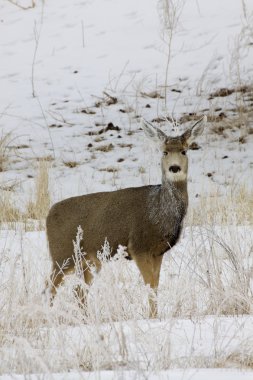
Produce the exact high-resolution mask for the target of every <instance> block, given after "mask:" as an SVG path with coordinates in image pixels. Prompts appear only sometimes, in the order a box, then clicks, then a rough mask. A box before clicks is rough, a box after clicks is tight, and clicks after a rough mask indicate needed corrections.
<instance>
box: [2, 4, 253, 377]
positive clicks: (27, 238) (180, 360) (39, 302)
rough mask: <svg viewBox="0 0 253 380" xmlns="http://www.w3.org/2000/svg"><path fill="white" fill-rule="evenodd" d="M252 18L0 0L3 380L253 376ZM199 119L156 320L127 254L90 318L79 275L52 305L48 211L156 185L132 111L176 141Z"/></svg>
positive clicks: (97, 288)
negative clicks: (82, 304) (180, 223)
mask: <svg viewBox="0 0 253 380" xmlns="http://www.w3.org/2000/svg"><path fill="white" fill-rule="evenodd" d="M252 25H253V3H252V1H251V0H242V1H240V0H222V1H218V0H213V1H209V0H186V1H183V0H150V1H144V0H138V1H134V0H128V1H123V0H72V1H68V0H50V1H49V0H34V1H32V0H13V1H12V0H2V1H1V2H0V52H1V55H0V83H1V91H0V208H1V211H0V290H1V298H0V311H1V313H0V314H1V317H0V379H9V378H17V379H24V378H25V377H26V376H29V378H31V379H35V378H38V377H43V378H46V379H47V378H48V379H49V378H50V379H58V378H59V379H62V378H64V379H70V378H71V379H72V378H85V379H86V378H87V379H88V378H89V379H93V378H101V379H117V378H122V379H139V378H148V379H167V378H171V379H173V380H174V379H175V380H177V379H195V380H198V379H203V378H205V379H209V378H210V379H213V378H214V377H215V378H217V379H221V380H226V379H229V380H233V379H236V380H237V379H245V380H246V379H247V380H248V379H252V378H253V372H252V371H253V351H252V347H253V316H252V314H253V303H252V299H253V298H252V296H253V248H252V247H253V201H252V199H253V197H252V195H253V192H252V186H253V153H252V152H253V26H252ZM203 114H205V115H207V121H208V122H207V125H206V127H205V131H204V134H203V135H202V137H200V139H198V141H196V142H195V143H193V145H192V146H191V149H190V150H189V153H188V156H189V180H188V185H189V186H188V192H189V202H190V206H189V211H188V216H187V219H186V222H185V229H184V231H183V234H182V238H181V240H180V242H179V243H178V244H177V245H176V247H175V248H173V250H172V251H171V252H168V253H167V254H166V255H165V260H164V263H163V266H162V273H161V283H160V286H159V291H158V305H159V319H158V320H150V319H148V317H147V316H148V311H147V297H148V294H149V292H150V289H149V288H148V287H146V286H144V284H143V282H142V279H141V277H140V275H139V273H138V271H137V269H136V267H135V266H134V263H132V262H128V261H126V260H124V258H123V257H120V258H119V260H118V261H114V260H112V262H110V263H109V265H108V264H105V267H104V268H103V270H102V271H101V273H100V274H99V275H97V276H95V280H94V284H93V285H92V286H91V288H90V295H89V299H88V306H87V310H86V313H84V311H83V310H82V309H80V308H79V307H78V304H77V302H76V299H75V297H73V292H72V289H73V286H74V285H76V283H77V282H78V281H79V279H78V278H77V277H76V276H69V278H68V279H66V284H65V285H64V286H62V288H61V289H60V291H59V295H58V296H57V297H56V300H55V304H54V305H53V307H49V304H48V302H47V301H46V300H45V299H42V296H41V293H42V291H43V289H44V286H45V285H44V284H45V280H46V279H47V278H48V276H49V273H50V267H51V262H50V259H49V253H48V248H47V241H46V236H45V227H44V224H45V223H44V221H45V215H46V214H47V212H48V209H49V206H50V205H51V204H53V203H54V202H55V201H58V200H60V199H64V198H66V197H70V196H75V195H80V194H86V193H92V192H97V191H101V190H117V189H120V188H125V187H130V186H140V185H144V184H154V183H160V182H161V173H160V157H159V154H158V152H157V151H156V149H155V147H154V146H152V145H151V144H149V143H148V141H147V139H146V138H145V137H144V133H143V131H142V129H141V123H140V120H141V118H142V117H144V118H145V119H147V120H148V121H149V122H153V123H154V125H156V126H159V127H160V128H161V129H162V130H163V131H165V132H166V133H167V134H170V135H175V134H178V133H182V132H183V131H184V130H185V129H186V128H187V127H188V126H190V125H192V124H193V123H194V121H196V120H198V119H199V118H200V117H201V116H202V115H203ZM166 119H167V121H166ZM99 248H100V247H99Z"/></svg>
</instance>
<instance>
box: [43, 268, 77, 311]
mask: <svg viewBox="0 0 253 380" xmlns="http://www.w3.org/2000/svg"><path fill="white" fill-rule="evenodd" d="M71 271H73V268H70V267H68V268H60V267H59V266H58V265H56V264H55V265H54V267H53V269H52V272H51V275H50V280H49V281H46V288H45V290H44V291H43V293H44V294H46V293H47V294H48V293H49V299H50V306H52V305H53V301H54V297H55V296H56V293H57V289H58V287H59V286H60V285H61V284H63V282H64V278H65V275H67V274H68V273H69V272H71Z"/></svg>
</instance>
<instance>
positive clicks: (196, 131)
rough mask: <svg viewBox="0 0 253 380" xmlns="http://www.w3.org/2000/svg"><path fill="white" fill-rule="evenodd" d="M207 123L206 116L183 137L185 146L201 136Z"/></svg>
mask: <svg viewBox="0 0 253 380" xmlns="http://www.w3.org/2000/svg"><path fill="white" fill-rule="evenodd" d="M206 122H207V117H206V115H204V116H203V117H202V118H201V119H199V120H198V121H197V122H196V123H195V124H194V125H193V126H192V127H191V128H189V129H187V131H185V132H184V133H183V134H182V136H181V139H182V142H183V144H185V145H190V144H191V143H192V142H193V140H194V139H195V138H196V137H197V136H199V135H201V134H202V132H203V130H204V127H205V125H206Z"/></svg>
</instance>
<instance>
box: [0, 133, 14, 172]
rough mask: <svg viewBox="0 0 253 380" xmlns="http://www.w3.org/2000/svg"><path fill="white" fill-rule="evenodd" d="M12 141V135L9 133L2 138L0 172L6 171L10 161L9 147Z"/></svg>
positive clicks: (0, 139) (0, 138)
mask: <svg viewBox="0 0 253 380" xmlns="http://www.w3.org/2000/svg"><path fill="white" fill-rule="evenodd" d="M11 141H12V135H11V133H7V134H5V135H2V136H1V137H0V172H3V171H5V170H6V167H7V164H8V161H9V145H10V143H11Z"/></svg>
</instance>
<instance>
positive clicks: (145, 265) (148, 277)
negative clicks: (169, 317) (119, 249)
mask: <svg viewBox="0 0 253 380" xmlns="http://www.w3.org/2000/svg"><path fill="white" fill-rule="evenodd" d="M133 259H134V261H135V262H136V265H137V267H138V268H139V270H140V272H141V274H142V277H143V280H144V283H145V284H146V285H150V287H151V289H152V290H153V291H154V294H150V295H149V317H150V318H157V288H158V285H159V277H160V270H161V264H162V259H163V255H160V256H153V255H151V254H146V255H145V254H143V255H140V256H135V257H133Z"/></svg>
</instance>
